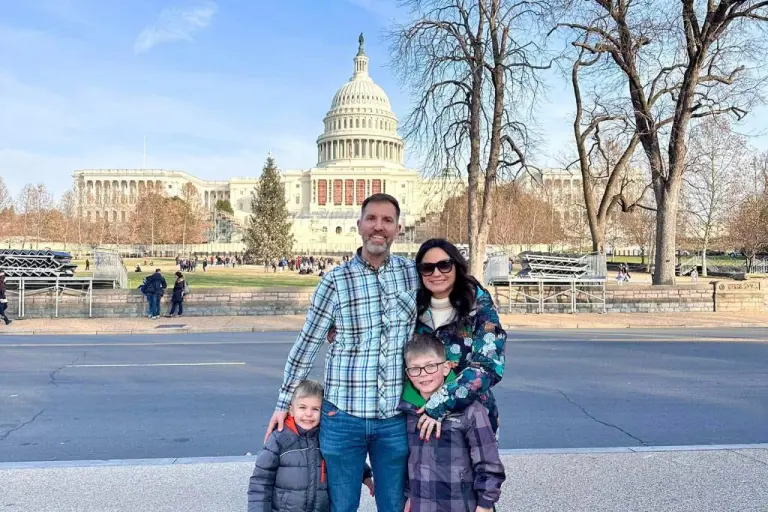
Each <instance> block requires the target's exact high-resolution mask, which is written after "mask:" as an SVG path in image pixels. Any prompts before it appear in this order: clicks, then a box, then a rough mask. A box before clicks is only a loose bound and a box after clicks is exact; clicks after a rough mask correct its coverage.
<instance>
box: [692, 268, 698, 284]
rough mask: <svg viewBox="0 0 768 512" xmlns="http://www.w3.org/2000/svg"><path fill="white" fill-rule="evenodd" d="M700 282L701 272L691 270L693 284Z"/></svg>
mask: <svg viewBox="0 0 768 512" xmlns="http://www.w3.org/2000/svg"><path fill="white" fill-rule="evenodd" d="M698 280H699V271H698V269H696V268H694V269H693V270H691V282H692V283H694V284H696V281H698Z"/></svg>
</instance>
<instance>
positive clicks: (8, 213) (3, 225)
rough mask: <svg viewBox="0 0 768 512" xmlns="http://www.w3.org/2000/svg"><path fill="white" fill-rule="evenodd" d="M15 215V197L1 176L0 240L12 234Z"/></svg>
mask: <svg viewBox="0 0 768 512" xmlns="http://www.w3.org/2000/svg"><path fill="white" fill-rule="evenodd" d="M13 217H14V212H13V198H12V197H11V195H10V194H9V193H8V188H6V186H5V181H4V180H3V177H2V176H0V240H2V239H3V238H5V237H8V236H10V234H11V226H12V225H13V220H14V219H13Z"/></svg>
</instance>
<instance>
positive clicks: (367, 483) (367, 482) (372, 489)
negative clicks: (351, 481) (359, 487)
mask: <svg viewBox="0 0 768 512" xmlns="http://www.w3.org/2000/svg"><path fill="white" fill-rule="evenodd" d="M363 485H364V486H366V487H367V488H368V492H370V493H371V496H373V495H374V493H375V491H376V488H375V487H374V485H373V478H366V479H365V480H363Z"/></svg>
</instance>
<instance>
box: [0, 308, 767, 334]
mask: <svg viewBox="0 0 768 512" xmlns="http://www.w3.org/2000/svg"><path fill="white" fill-rule="evenodd" d="M501 321H502V324H503V325H504V327H505V328H506V329H508V330H514V329H627V328H632V329H643V328H645V329H650V328H678V329H679V328H687V329H697V328H727V327H768V313H667V314H660V313H610V314H603V315H601V314H579V315H569V314H544V315H537V314H528V315H501ZM303 324H304V317H303V316H297V315H285V316H185V317H183V318H161V319H159V320H149V319H147V318H34V319H25V320H15V321H14V322H13V323H12V324H11V325H9V326H0V336H1V335H4V334H59V335H65V334H72V335H87V334H160V333H166V334H168V333H187V332H191V333H211V332H264V331H298V330H299V329H301V326H302V325H303Z"/></svg>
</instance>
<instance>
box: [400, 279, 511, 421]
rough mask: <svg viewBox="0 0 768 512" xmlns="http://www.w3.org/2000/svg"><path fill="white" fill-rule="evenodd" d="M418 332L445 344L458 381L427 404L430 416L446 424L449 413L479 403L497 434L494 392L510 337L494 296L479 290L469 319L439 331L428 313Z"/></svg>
mask: <svg viewBox="0 0 768 512" xmlns="http://www.w3.org/2000/svg"><path fill="white" fill-rule="evenodd" d="M413 300H414V301H415V295H413ZM416 332H417V333H420V334H424V333H434V334H435V335H436V336H437V337H438V338H440V339H441V340H442V341H443V344H444V345H445V355H446V359H447V360H448V362H449V363H450V364H451V367H452V368H453V371H454V372H456V375H457V378H456V380H454V381H453V382H448V383H446V384H444V385H443V387H442V388H440V389H439V390H438V391H437V392H436V393H435V394H434V395H432V397H431V398H430V399H429V400H428V401H427V405H426V409H425V412H426V414H428V415H429V416H430V417H432V418H435V419H437V420H442V419H443V418H444V417H445V416H446V415H447V414H448V413H450V412H458V411H461V410H463V409H464V408H466V407H467V406H469V405H470V404H471V403H473V402H475V401H479V402H480V403H481V404H483V405H484V406H485V408H486V410H487V411H488V416H489V418H490V420H491V426H492V427H493V431H494V432H496V431H497V430H498V428H499V411H498V408H497V407H496V401H495V400H494V398H493V393H491V388H492V387H493V386H495V385H496V384H498V383H499V381H501V377H502V376H503V375H504V363H505V357H504V350H505V345H506V341H507V333H506V332H505V331H504V329H503V328H502V327H501V322H500V320H499V314H498V312H497V311H496V308H495V306H494V305H493V298H492V297H491V294H490V293H489V292H488V291H487V290H485V289H484V288H482V287H479V288H478V290H477V297H476V299H475V304H474V307H473V308H472V311H471V312H470V314H469V316H468V317H467V318H466V319H465V320H464V321H459V320H457V319H453V320H451V321H450V322H449V323H448V324H445V325H442V326H440V327H438V328H437V329H434V328H433V323H432V315H431V314H430V312H429V310H427V311H426V312H425V313H424V314H423V315H422V316H421V318H419V319H417V323H416Z"/></svg>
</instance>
